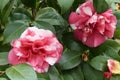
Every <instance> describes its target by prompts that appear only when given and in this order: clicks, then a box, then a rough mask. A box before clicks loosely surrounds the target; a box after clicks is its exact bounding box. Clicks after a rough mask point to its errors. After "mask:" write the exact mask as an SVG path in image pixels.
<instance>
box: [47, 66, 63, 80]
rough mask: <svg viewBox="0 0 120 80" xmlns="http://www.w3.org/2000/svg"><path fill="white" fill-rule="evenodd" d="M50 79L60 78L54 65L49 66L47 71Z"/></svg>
mask: <svg viewBox="0 0 120 80" xmlns="http://www.w3.org/2000/svg"><path fill="white" fill-rule="evenodd" d="M48 74H49V76H50V80H62V77H61V75H60V73H59V72H58V70H57V69H56V67H55V66H51V67H50V69H49V72H48Z"/></svg>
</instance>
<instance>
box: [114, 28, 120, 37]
mask: <svg viewBox="0 0 120 80" xmlns="http://www.w3.org/2000/svg"><path fill="white" fill-rule="evenodd" d="M114 38H120V29H116V30H115V33H114Z"/></svg>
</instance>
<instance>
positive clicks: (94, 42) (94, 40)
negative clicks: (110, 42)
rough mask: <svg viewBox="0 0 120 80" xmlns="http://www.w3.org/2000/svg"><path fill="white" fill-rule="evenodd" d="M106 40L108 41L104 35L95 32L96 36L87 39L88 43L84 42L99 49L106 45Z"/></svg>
mask: <svg viewBox="0 0 120 80" xmlns="http://www.w3.org/2000/svg"><path fill="white" fill-rule="evenodd" d="M105 40H106V39H105V37H104V36H103V35H101V34H100V33H98V32H94V34H91V35H89V36H88V37H87V40H86V42H84V44H86V45H87V46H89V47H97V46H99V45H101V44H102V43H104V42H105Z"/></svg>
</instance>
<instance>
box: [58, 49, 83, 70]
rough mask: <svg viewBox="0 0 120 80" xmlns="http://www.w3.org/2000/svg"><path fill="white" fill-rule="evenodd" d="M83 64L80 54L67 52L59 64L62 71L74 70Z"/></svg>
mask: <svg viewBox="0 0 120 80" xmlns="http://www.w3.org/2000/svg"><path fill="white" fill-rule="evenodd" d="M80 62H81V57H80V53H79V52H76V51H70V50H65V51H64V52H63V55H62V58H61V60H60V62H59V67H60V68H61V69H64V70H66V69H72V68H74V67H76V66H78V65H79V64H80Z"/></svg>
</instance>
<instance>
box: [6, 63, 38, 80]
mask: <svg viewBox="0 0 120 80" xmlns="http://www.w3.org/2000/svg"><path fill="white" fill-rule="evenodd" d="M6 74H7V76H8V77H9V78H10V79H11V80H37V75H36V73H35V71H34V70H33V68H32V67H30V66H29V65H27V64H19V65H16V66H12V67H10V68H8V69H7V70H6Z"/></svg>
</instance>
